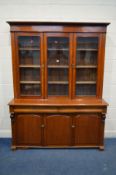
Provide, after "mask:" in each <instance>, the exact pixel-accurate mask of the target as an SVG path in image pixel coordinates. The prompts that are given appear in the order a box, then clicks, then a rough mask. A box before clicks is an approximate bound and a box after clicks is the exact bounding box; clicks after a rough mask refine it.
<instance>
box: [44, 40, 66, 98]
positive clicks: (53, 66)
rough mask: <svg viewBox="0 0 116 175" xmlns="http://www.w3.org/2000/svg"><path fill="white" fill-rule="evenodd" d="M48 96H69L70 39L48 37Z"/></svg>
mask: <svg viewBox="0 0 116 175" xmlns="http://www.w3.org/2000/svg"><path fill="white" fill-rule="evenodd" d="M47 53H48V61H47V63H48V95H57V96H66V95H68V87H69V85H68V76H69V75H68V73H69V69H68V68H69V38H67V37H48V51H47Z"/></svg>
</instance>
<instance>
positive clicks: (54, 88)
mask: <svg viewBox="0 0 116 175" xmlns="http://www.w3.org/2000/svg"><path fill="white" fill-rule="evenodd" d="M48 94H49V95H55V96H57V95H58V96H60V95H61V96H67V95H68V86H67V85H64V84H62V85H61V84H58V85H56V84H49V85H48Z"/></svg>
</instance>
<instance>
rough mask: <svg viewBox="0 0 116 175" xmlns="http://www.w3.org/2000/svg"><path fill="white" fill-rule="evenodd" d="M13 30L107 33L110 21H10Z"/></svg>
mask: <svg viewBox="0 0 116 175" xmlns="http://www.w3.org/2000/svg"><path fill="white" fill-rule="evenodd" d="M7 23H8V24H9V25H10V27H11V28H10V31H11V32H15V31H16V32H21V31H22V32H97V33H99V32H100V33H101V32H102V33H105V32H106V27H107V25H109V24H110V23H108V22H37V21H8V22H7Z"/></svg>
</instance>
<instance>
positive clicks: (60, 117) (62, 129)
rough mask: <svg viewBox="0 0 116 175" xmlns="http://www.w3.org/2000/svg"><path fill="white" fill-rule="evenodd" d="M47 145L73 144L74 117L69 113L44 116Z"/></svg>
mask: <svg viewBox="0 0 116 175" xmlns="http://www.w3.org/2000/svg"><path fill="white" fill-rule="evenodd" d="M44 125H45V127H44V144H45V146H71V145H72V118H71V116H70V115H68V114H47V115H46V116H45V117H44Z"/></svg>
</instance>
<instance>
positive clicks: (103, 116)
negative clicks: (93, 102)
mask: <svg viewBox="0 0 116 175" xmlns="http://www.w3.org/2000/svg"><path fill="white" fill-rule="evenodd" d="M105 119H106V114H104V113H102V122H103V123H104V122H105Z"/></svg>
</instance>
